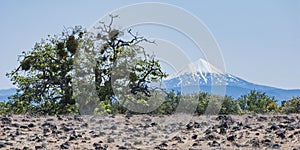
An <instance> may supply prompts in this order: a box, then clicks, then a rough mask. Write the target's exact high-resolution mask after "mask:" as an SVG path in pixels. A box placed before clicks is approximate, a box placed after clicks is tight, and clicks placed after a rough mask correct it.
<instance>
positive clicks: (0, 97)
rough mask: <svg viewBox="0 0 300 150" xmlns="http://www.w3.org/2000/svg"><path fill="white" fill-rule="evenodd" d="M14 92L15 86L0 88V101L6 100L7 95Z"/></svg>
mask: <svg viewBox="0 0 300 150" xmlns="http://www.w3.org/2000/svg"><path fill="white" fill-rule="evenodd" d="M15 92H16V89H15V88H10V89H3V90H0V102H2V101H7V100H8V97H9V96H11V95H13V94H15Z"/></svg>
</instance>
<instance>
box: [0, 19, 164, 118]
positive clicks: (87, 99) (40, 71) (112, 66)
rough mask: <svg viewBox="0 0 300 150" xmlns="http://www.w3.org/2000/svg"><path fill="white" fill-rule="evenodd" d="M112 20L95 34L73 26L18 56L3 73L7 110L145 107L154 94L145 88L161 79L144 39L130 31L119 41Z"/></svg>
mask: <svg viewBox="0 0 300 150" xmlns="http://www.w3.org/2000/svg"><path fill="white" fill-rule="evenodd" d="M113 19H114V16H112V18H111V22H110V23H109V24H108V25H107V24H104V23H103V24H102V26H101V25H100V26H99V27H97V29H98V32H99V34H98V35H94V34H93V33H88V32H87V31H85V30H84V29H82V27H80V26H76V27H75V28H69V29H66V30H65V31H64V32H62V34H61V35H55V36H49V37H48V38H46V39H42V40H41V41H40V42H38V43H36V44H35V46H34V47H33V49H32V50H31V51H27V52H26V51H24V52H22V57H20V65H19V67H18V68H17V69H14V70H12V71H11V72H10V73H7V76H8V77H9V78H10V79H11V81H12V82H13V84H14V85H16V86H17V87H18V89H17V93H16V94H15V95H13V96H12V97H11V98H10V102H9V105H8V106H9V107H10V106H11V107H14V108H13V109H12V112H13V113H17V114H19V113H28V112H33V113H41V114H50V115H51V114H65V113H79V112H80V113H84V114H94V113H97V114H98V113H116V112H118V111H119V110H118V109H119V108H121V107H119V106H116V105H118V104H124V103H125V101H128V100H131V101H132V100H133V101H134V103H139V104H142V105H145V106H148V105H149V104H151V103H152V102H149V101H148V99H149V97H151V96H152V94H153V93H155V92H156V91H155V90H153V89H152V88H151V87H150V86H149V84H150V83H152V82H159V81H161V80H162V78H164V77H166V76H167V75H166V73H164V72H163V71H162V70H161V66H160V64H159V61H158V60H157V59H155V57H154V56H152V55H149V54H146V52H145V50H144V48H143V47H141V46H140V45H139V44H140V43H141V42H149V41H148V40H147V39H145V38H143V37H141V36H138V35H135V34H132V33H131V30H128V34H129V35H130V36H131V39H129V40H124V39H123V38H121V36H122V35H123V34H124V33H123V32H121V31H119V30H116V29H113V28H112V23H113ZM75 73H76V75H77V76H76V77H77V78H75V77H74V76H73V75H74V74H75ZM127 74H129V78H128V76H127ZM78 75H80V76H78ZM93 87H95V89H94V88H93ZM113 87H117V88H115V89H117V90H120V91H117V90H116V91H113V89H114V88H113ZM128 87H129V88H128ZM74 89H75V90H74ZM118 92H119V93H121V94H119V95H122V97H120V96H119V95H117V94H115V93H118ZM90 95H93V96H95V97H93V96H90ZM78 98H79V100H77V99H78ZM75 99H76V100H77V101H75ZM116 101H118V102H116ZM2 105H4V104H1V106H2ZM2 107H4V106H2ZM121 112H123V110H122V111H121Z"/></svg>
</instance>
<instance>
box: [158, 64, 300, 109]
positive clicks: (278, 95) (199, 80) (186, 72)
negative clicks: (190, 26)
mask: <svg viewBox="0 0 300 150" xmlns="http://www.w3.org/2000/svg"><path fill="white" fill-rule="evenodd" d="M163 83H164V85H165V87H166V89H167V90H168V91H171V90H175V91H182V90H183V89H186V90H187V89H190V90H191V92H198V91H202V92H208V93H211V92H212V88H213V87H225V88H224V89H225V91H224V92H225V93H224V94H226V95H228V96H231V97H233V98H235V99H236V98H238V97H240V96H241V95H244V94H248V93H249V92H250V91H251V90H257V91H260V92H265V93H266V94H267V95H269V96H274V97H275V99H276V100H278V102H277V103H278V104H279V105H280V104H281V101H283V100H290V99H291V98H292V97H293V96H300V89H297V90H285V89H279V88H275V87H269V86H264V85H258V84H254V83H250V82H248V81H245V80H243V79H241V78H239V77H236V76H234V75H232V74H228V73H222V72H221V71H220V70H219V69H217V68H216V67H214V66H213V65H211V64H210V63H209V62H207V61H205V60H203V59H199V60H197V61H196V62H194V63H192V64H189V65H188V67H186V68H185V69H183V70H181V71H179V72H178V73H177V74H175V75H171V76H170V77H169V78H167V79H166V80H164V81H163ZM195 89H196V90H197V91H195ZM186 90H185V91H186Z"/></svg>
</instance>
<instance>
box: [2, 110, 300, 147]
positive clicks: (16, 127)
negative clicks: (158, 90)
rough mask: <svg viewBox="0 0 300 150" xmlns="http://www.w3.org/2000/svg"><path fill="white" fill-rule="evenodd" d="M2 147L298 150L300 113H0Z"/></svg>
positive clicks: (299, 143)
mask: <svg viewBox="0 0 300 150" xmlns="http://www.w3.org/2000/svg"><path fill="white" fill-rule="evenodd" d="M0 119H1V120H0V125H1V126H0V149H13V150H21V149H24V150H25V149H96V150H97V149H98V150H100V149H108V150H109V149H180V150H181V149H191V150H196V149H295V150H296V149H298V150H300V115H296V114H294V115H244V116H189V115H171V116H149V115H134V116H131V115H126V116H125V115H117V116H98V117H97V116H32V115H31V116H30V115H19V116H0Z"/></svg>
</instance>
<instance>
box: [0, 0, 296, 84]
mask: <svg viewBox="0 0 300 150" xmlns="http://www.w3.org/2000/svg"><path fill="white" fill-rule="evenodd" d="M141 2H149V1H141V0H139V1H134V0H130V1H121V0H114V1H113V2H112V1H107V0H94V1H83V0H81V1H79V0H78V1H74V0H64V1H61V0H51V1H50V0H49V1H40V0H28V1H22V0H19V1H17V0H3V1H1V2H0V20H1V28H0V33H1V35H0V40H1V46H0V49H1V54H0V89H3V88H10V87H12V85H11V83H10V81H9V79H7V78H6V76H5V73H6V72H9V71H11V70H12V69H13V68H15V67H16V66H17V65H18V62H17V55H19V54H21V52H22V51H23V50H30V49H31V48H32V47H33V45H34V43H35V42H39V41H40V39H41V38H44V37H46V36H47V35H48V34H49V35H53V34H58V33H61V31H62V30H63V28H64V27H72V26H74V25H83V26H84V27H86V28H89V27H91V26H92V25H93V24H94V23H95V22H97V20H99V19H100V18H102V17H103V16H105V15H107V14H108V13H109V12H112V11H113V10H115V9H118V8H120V7H123V6H126V5H130V4H135V3H141ZM152 2H153V1H152ZM156 2H162V3H169V4H173V5H176V6H179V7H181V8H183V9H185V10H187V11H188V12H190V13H191V14H193V15H195V16H196V17H198V18H199V19H200V20H202V22H203V23H204V24H205V25H206V26H207V27H208V28H209V30H210V31H211V32H212V34H213V35H214V37H215V39H216V41H217V42H218V44H219V47H220V49H221V53H222V54H223V59H224V62H225V67H226V72H228V73H231V74H233V75H236V76H238V77H241V78H243V79H245V80H247V81H250V82H253V83H257V84H264V85H269V86H275V87H280V88H288V89H291V88H298V89H300V79H299V77H300V1H298V0H248V1H239V0H226V1H217V0H209V1H208V0H207V1H200V0H194V1H173V0H172V1H156ZM154 11H161V12H162V13H164V10H154ZM174 17H175V18H176V16H174ZM187 25H188V23H187ZM164 38H167V37H164Z"/></svg>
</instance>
